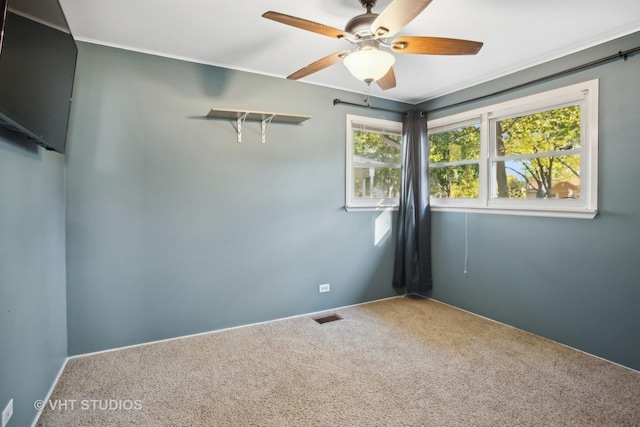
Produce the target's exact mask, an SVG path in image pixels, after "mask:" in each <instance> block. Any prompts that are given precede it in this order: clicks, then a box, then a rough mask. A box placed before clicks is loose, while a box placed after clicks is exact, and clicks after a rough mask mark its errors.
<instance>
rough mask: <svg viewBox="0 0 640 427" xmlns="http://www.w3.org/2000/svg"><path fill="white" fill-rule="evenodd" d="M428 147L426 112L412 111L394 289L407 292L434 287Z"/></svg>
mask: <svg viewBox="0 0 640 427" xmlns="http://www.w3.org/2000/svg"><path fill="white" fill-rule="evenodd" d="M428 160H429V145H428V141H427V117H426V113H425V112H424V111H419V110H411V111H409V112H407V113H405V115H404V118H403V121H402V179H401V184H400V208H399V211H398V226H397V235H396V238H397V239H396V254H395V261H394V268H393V287H394V288H405V289H406V293H408V294H410V293H422V292H425V291H429V290H430V289H431V288H432V280H431V209H430V207H429V176H428V173H427V168H428V165H429V161H428Z"/></svg>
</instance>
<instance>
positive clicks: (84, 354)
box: [68, 295, 402, 360]
mask: <svg viewBox="0 0 640 427" xmlns="http://www.w3.org/2000/svg"><path fill="white" fill-rule="evenodd" d="M401 297H402V295H398V296H393V297H388V298H381V299H377V300H373V301H366V302H360V303H357V304H351V305H344V306H341V307H335V308H328V309H326V310H320V311H314V312H311V313H304V314H296V315H295V316H288V317H281V318H278V319H272V320H266V321H264V322H256V323H248V324H246V325H239V326H231V327H229V328H222V329H215V330H212V331H206V332H199V333H197V334H190V335H181V336H179V337H173V338H166V339H162V340H156V341H148V342H143V343H140V344H132V345H127V346H123V347H115V348H110V349H107V350H100V351H94V352H91V353H82V354H76V355H74V356H69V357H68V360H70V359H78V358H81V357H87V356H95V355H96V354H102V353H110V352H112V351H119V350H125V349H128V348H135V347H141V346H145V345H153V344H158V343H163V342H168V341H175V340H181V339H185V338H193V337H198V336H202V335H208V334H217V333H219V332H224V331H232V330H234V329H240V328H248V327H250V326H257V325H265V324H267V323H272V322H280V321H282V320H288V319H296V318H298V317H307V316H315V315H317V314H320V313H327V312H329V311H334V310H340V309H343V308H349V307H356V306H359V305H365V304H371V303H374V302H379V301H385V300H389V299H393V298H401Z"/></svg>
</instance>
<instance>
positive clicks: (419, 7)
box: [371, 0, 432, 38]
mask: <svg viewBox="0 0 640 427" xmlns="http://www.w3.org/2000/svg"><path fill="white" fill-rule="evenodd" d="M431 1H432V0H394V1H393V2H391V4H390V5H389V6H387V7H386V8H385V9H384V10H383V11H382V12H381V13H380V15H378V17H377V18H376V20H375V21H373V24H371V32H372V33H373V34H374V35H375V37H376V38H377V37H391V36H393V35H395V34H396V33H398V32H399V31H400V30H402V29H403V28H404V27H405V26H406V25H407V24H408V23H409V22H411V21H413V19H414V18H415V17H416V16H418V15H420V12H422V11H423V10H424V9H425V8H426V7H427V6H429V4H430V3H431Z"/></svg>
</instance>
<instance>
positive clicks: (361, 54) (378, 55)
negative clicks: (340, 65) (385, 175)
mask: <svg viewBox="0 0 640 427" xmlns="http://www.w3.org/2000/svg"><path fill="white" fill-rule="evenodd" d="M395 61H396V58H395V57H394V56H393V55H392V54H390V53H389V52H385V51H382V50H379V49H361V50H358V51H356V52H353V53H351V54H349V55H348V56H347V57H346V58H344V60H343V62H344V65H345V67H347V69H348V70H349V72H350V73H351V74H352V75H353V77H355V78H356V79H358V80H362V81H363V82H365V83H371V82H373V81H376V80H379V79H381V78H382V77H384V75H385V74H387V72H388V71H389V69H390V68H391V66H392V65H393V63H394V62H395Z"/></svg>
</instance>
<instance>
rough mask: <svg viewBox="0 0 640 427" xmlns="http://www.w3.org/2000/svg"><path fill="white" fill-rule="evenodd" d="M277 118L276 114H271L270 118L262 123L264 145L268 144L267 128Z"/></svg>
mask: <svg viewBox="0 0 640 427" xmlns="http://www.w3.org/2000/svg"><path fill="white" fill-rule="evenodd" d="M274 117H275V114H271V115H270V116H269V117H267V118H266V119H264V120H263V121H262V143H263V144H265V143H266V142H267V126H269V124H270V123H271V120H273V118H274Z"/></svg>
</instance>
